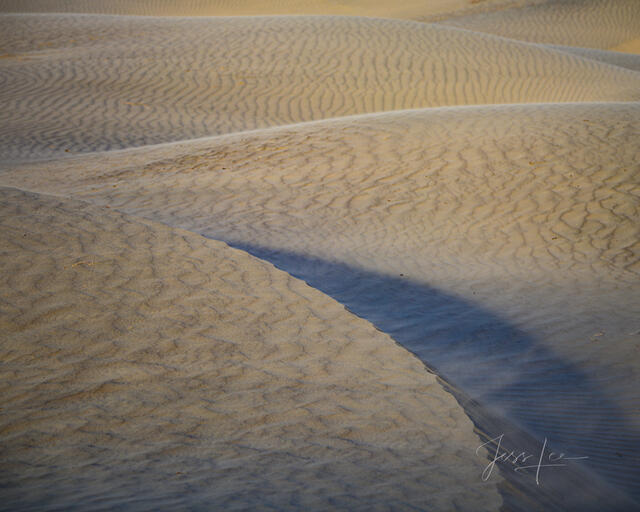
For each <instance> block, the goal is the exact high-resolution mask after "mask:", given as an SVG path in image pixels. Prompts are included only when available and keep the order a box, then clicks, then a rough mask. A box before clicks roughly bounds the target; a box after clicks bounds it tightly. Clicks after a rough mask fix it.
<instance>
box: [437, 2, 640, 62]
mask: <svg viewBox="0 0 640 512" xmlns="http://www.w3.org/2000/svg"><path fill="white" fill-rule="evenodd" d="M443 22H444V23H446V24H448V25H452V26H456V27H462V28H467V29H470V30H474V31H477V32H486V33H489V34H496V35H500V36H504V37H509V38H512V39H518V40H522V41H530V42H535V43H550V44H559V45H567V46H581V47H585V48H601V49H604V50H606V49H613V48H615V47H618V46H619V45H623V44H625V43H626V42H627V41H630V40H634V39H635V40H637V39H638V37H640V4H638V2H637V1H636V0H551V1H545V2H539V3H534V4H533V5H524V6H520V7H514V8H511V9H504V10H500V11H497V12H489V13H479V14H475V13H474V14H471V15H469V16H461V17H456V18H452V19H447V20H444V21H443Z"/></svg>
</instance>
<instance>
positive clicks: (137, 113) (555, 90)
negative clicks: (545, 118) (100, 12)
mask: <svg viewBox="0 0 640 512" xmlns="http://www.w3.org/2000/svg"><path fill="white" fill-rule="evenodd" d="M0 34H2V36H1V40H2V42H0V47H2V48H4V50H3V51H4V52H6V54H7V55H6V58H4V59H0V70H1V71H0V77H1V79H2V88H1V89H0V104H1V105H2V111H1V113H0V121H1V125H0V126H1V127H0V145H1V148H0V160H20V159H30V158H31V159H33V158H43V157H47V156H53V155H64V154H65V151H68V152H86V151H96V150H106V149H117V148H124V147H130V146H140V145H145V144H155V143H161V142H168V141H174V140H182V139H186V138H194V137H202V136H209V135H215V134H223V133H229V132H235V131H241V130H247V129H255V128H261V127H268V126H274V125H283V124H291V123H297V122H301V121H309V120H315V119H322V118H330V117H338V116H345V115H352V114H360V113H368V112H376V111H389V110H399V109H407V108H418V107H431V106H441V105H458V104H486V103H525V102H526V103H529V102H560V101H617V100H634V99H636V100H637V99H640V75H638V74H637V73H634V72H631V71H630V70H627V69H623V68H618V67H615V68H612V66H610V65H607V64H603V63H600V62H596V61H592V60H586V59H583V58H580V57H576V56H573V55H569V54H567V53H565V52H557V51H554V50H549V49H545V48H541V47H538V46H531V45H527V44H522V43H517V42H511V41H507V40H505V39H501V38H496V37H493V36H486V35H482V34H474V33H472V32H468V31H462V30H458V29H454V28H448V27H442V26H437V25H425V24H421V23H415V22H407V21H393V20H382V19H364V18H353V17H342V18H339V17H335V18H334V17H263V18H242V17H240V18H215V19H204V18H177V19H174V18H142V17H105V16H72V15H34V16H11V15H6V16H0ZM496 56H498V57H497V58H496Z"/></svg>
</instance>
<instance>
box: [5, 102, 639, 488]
mask: <svg viewBox="0 0 640 512" xmlns="http://www.w3.org/2000/svg"><path fill="white" fill-rule="evenodd" d="M638 119H640V104H638V103H610V104H573V105H560V104H555V105H514V106H485V107H459V108H442V109H425V110H417V111H405V112H398V113H387V114H374V115H367V116H360V117H352V118H348V119H337V120H330V121H319V122H314V123H309V124H305V125H297V126H290V127H285V128H274V129H270V130H264V131H261V132H260V131H258V132H253V133H244V134H243V133H241V134H234V135H228V136H222V137H215V138H211V139H208V140H200V141H195V142H193V143H180V144H171V145H167V146H160V147H156V148H145V149H140V150H127V151H122V152H114V153H112V154H96V155H89V156H86V157H75V158H70V159H67V160H64V161H60V162H57V163H56V162H52V163H45V164H33V165H27V166H25V167H24V168H23V169H22V170H17V169H14V170H11V171H7V172H5V173H4V174H2V175H1V176H0V183H3V184H6V185H11V186H18V187H24V188H27V189H32V190H47V191H50V192H52V193H57V194H63V195H72V196H76V197H80V198H82V199H84V200H88V201H92V202H95V203H98V204H102V205H110V206H111V207H115V208H118V209H120V210H122V211H125V212H128V213H130V214H135V215H139V216H142V217H147V218H150V219H153V220H156V221H161V222H163V223H166V224H169V225H172V226H177V227H182V228H187V229H190V230H193V231H195V232H198V233H202V234H205V235H207V236H211V237H214V238H218V239H223V240H225V241H227V242H229V243H232V244H235V245H238V246H241V247H243V248H245V249H247V250H250V251H252V252H254V253H255V254H258V255H259V256H260V257H263V258H266V259H270V260H271V261H272V262H274V263H276V264H277V265H278V266H279V267H280V268H283V269H286V270H287V271H288V272H290V273H293V274H294V275H296V276H298V277H301V278H303V279H305V280H307V281H308V282H309V283H310V284H312V285H313V286H316V287H318V288H319V289H321V290H322V291H324V292H326V293H329V294H331V295H332V296H334V297H336V298H338V299H339V300H340V301H341V302H343V303H345V304H346V305H347V306H348V307H349V308H350V309H352V310H354V311H355V312H356V313H357V314H358V315H360V316H363V317H365V318H367V319H369V320H371V321H374V322H375V323H376V325H378V326H379V327H381V328H382V329H383V330H385V331H386V332H389V333H390V334H392V335H393V337H394V339H396V340H397V341H399V342H401V343H402V344H403V345H404V346H405V347H407V348H409V349H410V350H412V351H414V352H415V353H417V354H418V355H419V356H420V357H421V358H422V359H423V360H424V361H427V362H428V363H429V364H430V366H435V367H436V368H438V369H439V371H441V372H442V373H443V374H444V375H445V376H446V377H447V378H449V379H450V380H452V381H454V382H455V383H457V384H458V385H459V386H460V387H461V388H462V390H463V391H464V392H465V393H467V394H469V395H471V396H473V397H475V398H478V399H479V400H480V401H481V402H482V403H484V404H488V405H491V406H494V407H498V408H499V409H500V410H502V412H503V413H504V414H506V415H507V417H509V418H510V419H512V420H514V421H518V422H519V423H521V424H524V426H525V427H527V428H530V429H532V430H533V431H534V432H535V433H536V435H538V436H540V439H541V438H542V437H543V436H544V435H545V434H546V435H548V436H549V437H552V438H553V439H555V441H556V445H558V444H559V448H560V449H563V448H566V449H567V450H572V451H573V453H577V454H581V455H587V456H589V457H590V458H591V459H592V461H593V467H594V469H597V470H598V471H600V472H601V473H602V474H603V475H605V476H606V477H607V478H608V479H609V480H610V481H611V482H613V483H616V484H617V485H619V486H620V487H621V488H622V489H626V490H627V491H628V490H630V489H633V488H634V482H636V481H637V473H636V472H635V470H634V469H633V464H632V461H633V460H634V457H635V455H634V453H636V452H635V451H634V450H637V446H638V444H637V442H636V440H637V439H638V431H639V428H640V417H638V415H637V409H636V408H635V404H636V403H637V400H638V393H637V386H635V383H636V382H637V381H638V377H639V376H640V361H639V360H638V353H639V352H638V349H639V346H640V345H639V342H638V336H637V334H638V330H639V329H640V326H638V324H637V318H636V317H637V315H636V305H637V304H638V303H639V302H640V297H639V296H638V286H637V285H638V282H639V279H638V274H639V272H640V266H639V265H640V261H639V259H638V254H639V252H640V251H639V250H638V245H637V244H638V242H637V240H638V238H637V226H638V217H639V215H638V199H637V196H638V183H637V177H638V175H640V168H639V167H638V161H637V154H636V151H635V145H634V144H633V143H632V141H634V140H635V134H637V133H638V131H639V130H640V126H639V125H638ZM145 160H146V163H145ZM352 275H356V276H358V278H357V279H355V280H353V279H352V278H351V277H350V276H352ZM350 287H352V290H350ZM377 290H387V292H385V294H386V296H383V295H384V294H381V293H380V292H379V291H377ZM394 294H395V295H394ZM433 311H436V312H437V316H435V317H432V316H430V315H431V312H433ZM434 314H435V313H434ZM432 325H433V327H432ZM448 333H452V334H448ZM478 339H481V340H487V341H486V342H490V343H494V344H495V346H494V345H491V347H492V348H491V351H488V350H484V349H483V348H482V345H481V344H478V341H477V340H478ZM425 340H426V341H425ZM504 340H508V343H507V342H504V343H503V341H504ZM483 343H484V342H483ZM487 355H489V356H491V357H486V356H487ZM470 360H473V361H474V365H473V366H470V365H469V364H468V361H470ZM563 378H564V380H562V379H563ZM523 404H526V406H523ZM610 434H611V435H610ZM617 454H624V456H619V455H617ZM592 461H590V463H591V462H592ZM627 464H629V465H627Z"/></svg>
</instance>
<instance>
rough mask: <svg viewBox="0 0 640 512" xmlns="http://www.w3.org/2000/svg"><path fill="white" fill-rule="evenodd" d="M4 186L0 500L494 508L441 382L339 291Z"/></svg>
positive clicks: (84, 504) (149, 226)
mask: <svg viewBox="0 0 640 512" xmlns="http://www.w3.org/2000/svg"><path fill="white" fill-rule="evenodd" d="M0 198H1V200H0V205H1V206H0V208H1V212H2V215H0V219H1V220H0V239H1V242H2V243H1V247H2V249H1V253H2V258H1V259H0V265H1V270H2V272H1V275H2V290H3V297H2V302H1V309H0V322H1V323H2V331H3V342H2V346H1V351H2V361H3V364H2V368H1V370H0V388H1V389H2V395H3V404H2V406H3V411H2V412H3V414H2V418H1V419H0V438H1V443H2V446H3V450H2V451H3V453H2V460H3V477H2V490H0V496H1V497H2V499H1V500H0V503H1V504H0V509H2V510H26V509H33V508H37V509H39V510H45V509H47V510H53V509H59V508H64V509H66V510H71V509H77V510H80V509H82V510H86V509H87V508H91V509H107V508H112V507H117V506H121V505H122V504H123V503H127V504H128V505H127V509H128V510H151V509H154V508H156V507H161V508H166V507H168V506H171V507H172V508H189V507H202V506H204V505H206V506H207V508H211V507H213V508H225V509H238V508H246V507H254V506H260V508H262V509H274V510H276V509H277V510H293V509H299V508H307V507H311V508H314V509H321V508H326V507H329V506H330V507H331V508H334V507H335V508H339V509H349V510H354V509H355V510H370V509H372V508H373V509H375V508H378V507H380V506H383V504H384V506H385V507H389V506H394V507H410V506H411V507H426V506H427V505H428V507H429V508H430V509H431V508H432V507H433V508H434V509H438V510H452V509H454V508H462V509H471V508H473V509H476V510H491V509H495V508H496V507H497V506H499V505H500V502H501V499H500V497H499V495H498V494H497V491H496V489H495V482H499V478H498V479H495V480H493V481H492V482H489V483H488V484H487V483H483V482H482V481H481V480H480V479H479V478H478V472H481V471H482V467H483V466H484V465H485V464H486V460H485V459H486V457H487V453H486V452H485V451H483V450H481V451H480V456H477V455H476V454H475V450H476V448H477V447H478V446H479V445H480V444H481V441H480V440H479V438H478V437H477V436H476V435H475V434H474V432H473V430H472V424H471V423H470V421H469V420H468V418H467V417H466V415H465V414H464V412H463V411H462V409H461V408H460V406H458V404H457V403H456V402H455V400H454V399H453V397H452V396H451V395H449V394H448V393H447V392H445V391H444V390H443V389H442V387H441V385H440V384H439V383H438V382H437V381H436V377H435V376H434V375H433V374H431V373H428V372H427V371H426V370H425V368H424V366H423V365H422V364H421V363H420V362H419V361H418V360H417V359H416V358H415V357H413V356H412V355H410V354H409V353H407V352H406V351H405V350H403V349H402V348H400V347H399V346H397V345H396V344H395V343H394V342H393V341H392V340H391V339H390V338H389V337H388V336H386V335H384V334H382V333H380V332H379V331H377V330H375V329H374V328H373V326H371V325H370V324H369V323H368V322H366V321H364V320H361V319H358V318H356V317H354V316H353V315H351V314H349V313H348V312H346V311H345V310H344V308H343V307H342V306H341V305H340V304H338V303H336V302H334V301H333V300H331V299H329V298H327V297H326V296H324V295H323V294H321V293H320V292H318V291H316V290H314V289H312V288H310V287H308V286H307V285H306V284H304V283H302V282H300V281H297V280H296V279H293V278H291V277H290V276H288V275H287V274H285V273H284V272H281V271H278V270H276V269H275V268H274V267H273V266H271V265H269V264H266V263H264V262H261V261H259V260H257V259H255V258H253V257H251V256H249V255H247V254H246V253H243V252H241V251H238V250H234V249H231V248H229V247H227V246H226V245H225V244H222V243H219V242H215V241H212V240H206V239H204V238H202V237H200V236H197V235H194V234H192V233H189V232H186V231H182V230H176V229H169V228H167V227H165V226H162V225H157V224H153V223H150V222H147V221H144V220H136V219H133V218H130V217H127V216H125V215H122V214H119V213H116V212H113V211H109V210H108V209H105V208H96V207H91V206H88V205H86V204H83V203H80V202H77V201H69V200H60V199H56V198H51V197H46V196H40V195H35V194H30V193H24V192H21V191H17V190H14V189H6V188H3V189H1V190H0Z"/></svg>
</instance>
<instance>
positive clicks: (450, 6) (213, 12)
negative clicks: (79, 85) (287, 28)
mask: <svg viewBox="0 0 640 512" xmlns="http://www.w3.org/2000/svg"><path fill="white" fill-rule="evenodd" d="M536 1H537V2H540V1H543V0H533V1H531V0H479V1H478V0H476V1H474V0H403V1H402V2H389V1H388V0H348V1H340V0H269V1H268V2H265V1H264V0H180V1H175V0H109V1H107V2H105V1H100V0H98V1H95V0H0V12H17V13H42V12H57V13H85V14H123V15H142V16H255V15H279V14H293V15H300V14H312V15H340V16H370V17H384V18H400V19H420V20H425V19H429V20H431V19H438V18H443V17H445V18H446V17H448V16H451V15H454V14H455V15H460V14H461V13H464V14H467V13H473V12H483V11H488V10H497V9H503V8H505V7H515V6H521V5H523V4H524V5H526V4H531V3H535V2H536Z"/></svg>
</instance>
